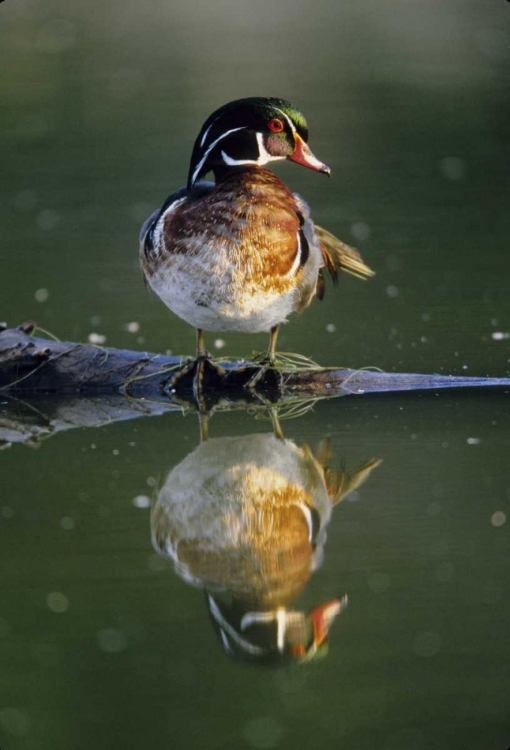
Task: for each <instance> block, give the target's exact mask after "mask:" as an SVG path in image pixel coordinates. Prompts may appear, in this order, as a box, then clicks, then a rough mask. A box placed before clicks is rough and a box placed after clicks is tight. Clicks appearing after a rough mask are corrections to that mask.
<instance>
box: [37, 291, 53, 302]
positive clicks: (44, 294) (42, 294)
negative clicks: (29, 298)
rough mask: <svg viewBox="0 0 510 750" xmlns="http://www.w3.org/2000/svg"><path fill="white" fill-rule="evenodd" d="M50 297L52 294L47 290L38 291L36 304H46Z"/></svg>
mask: <svg viewBox="0 0 510 750" xmlns="http://www.w3.org/2000/svg"><path fill="white" fill-rule="evenodd" d="M49 296H50V293H49V292H48V290H47V289H42V288H41V289H36V290H35V293H34V297H35V301H36V302H46V300H47V299H48V297H49Z"/></svg>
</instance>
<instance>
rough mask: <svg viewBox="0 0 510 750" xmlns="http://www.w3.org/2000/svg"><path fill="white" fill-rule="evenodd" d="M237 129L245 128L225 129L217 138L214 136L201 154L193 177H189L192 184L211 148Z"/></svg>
mask: <svg viewBox="0 0 510 750" xmlns="http://www.w3.org/2000/svg"><path fill="white" fill-rule="evenodd" d="M238 130H246V128H232V130H227V132H226V133H222V134H221V135H220V136H219V137H218V138H216V140H215V141H213V142H212V143H211V145H210V146H209V148H208V149H207V151H206V152H205V154H204V155H203V156H202V158H201V159H200V161H199V162H198V165H197V168H196V169H195V171H194V172H193V177H192V178H191V184H192V185H194V184H195V180H196V179H197V177H198V175H199V174H200V171H201V169H202V167H203V166H204V164H205V162H206V161H207V157H208V156H209V154H210V153H211V151H212V150H213V148H214V147H215V146H216V145H217V144H218V143H219V142H220V141H222V140H223V138H226V137H227V135H230V134H231V133H236V132H237V131H238Z"/></svg>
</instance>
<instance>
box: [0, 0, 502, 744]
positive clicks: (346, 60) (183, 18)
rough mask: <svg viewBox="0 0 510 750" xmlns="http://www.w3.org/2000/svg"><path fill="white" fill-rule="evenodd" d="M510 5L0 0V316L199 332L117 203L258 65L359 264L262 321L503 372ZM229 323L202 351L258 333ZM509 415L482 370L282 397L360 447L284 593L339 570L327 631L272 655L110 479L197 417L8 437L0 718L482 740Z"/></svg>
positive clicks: (329, 591) (61, 737)
mask: <svg viewBox="0 0 510 750" xmlns="http://www.w3.org/2000/svg"><path fill="white" fill-rule="evenodd" d="M509 23H510V4H509V3H507V2H505V0H491V2H486V1H483V2H482V1H481V0H448V2H445V0H427V2H423V1H421V2H419V1H418V0H406V1H404V0H384V2H380V1H379V2H376V1H375V0H344V1H343V2H339V1H338V0H336V1H334V0H316V1H315V2H313V3H312V2H310V0H307V1H304V0H297V1H296V2H292V3H290V2H282V0H272V2H269V1H268V0H262V1H260V2H256V3H255V2H252V1H247V0H237V1H234V0H217V1H216V2H206V1H205V0H200V1H197V0H187V1H186V2H184V0H167V1H163V0H149V1H148V2H145V3H142V2H140V1H139V2H135V0H122V1H121V0H105V1H104V2H101V3H91V4H85V3H78V2H76V1H73V0H66V1H65V2H64V0H44V1H43V0H5V1H4V2H3V3H1V4H0V55H1V61H0V102H1V104H0V136H1V141H0V142H1V144H2V155H1V161H0V227H1V235H0V236H1V241H0V320H5V321H7V322H8V323H10V324H12V325H16V324H18V323H20V322H22V321H24V320H26V319H29V318H32V319H35V320H36V321H37V322H38V323H39V324H40V325H41V326H42V327H43V328H45V329H47V330H50V331H52V332H53V333H54V334H55V335H57V336H58V337H59V338H61V339H68V340H73V341H80V340H81V341H85V340H87V338H88V337H89V335H90V334H92V333H96V334H98V335H100V336H104V337H106V343H107V344H108V345H110V346H119V347H129V348H133V349H144V350H145V349H148V350H151V351H165V350H172V351H173V352H175V353H183V354H190V353H192V351H193V346H194V334H193V331H192V329H191V328H190V327H189V326H187V325H186V324H185V323H183V322H182V321H179V320H178V319H177V318H175V317H174V316H173V315H172V314H171V313H170V312H169V311H168V310H167V309H166V308H165V307H164V305H163V304H162V303H161V302H160V301H159V300H158V299H156V298H155V297H153V296H152V295H150V294H149V293H148V292H147V291H146V289H145V288H144V285H143V282H142V279H141V275H140V272H139V269H138V257H137V256H138V239H137V237H138V229H139V226H140V224H141V223H142V221H143V220H144V219H145V217H146V216H147V215H148V214H149V212H150V211H151V210H152V209H153V208H155V207H156V206H159V205H161V203H162V201H163V200H164V198H165V197H166V195H167V194H169V193H170V192H172V191H173V190H175V189H176V188H178V187H180V186H181V185H182V184H183V183H184V182H185V179H186V174H187V168H188V160H189V156H190V153H191V148H192V144H193V141H194V139H195V137H196V134H197V133H198V131H199V129H200V126H201V124H202V122H203V121H204V120H205V118H206V117H207V116H208V115H209V114H210V113H211V112H212V111H213V110H214V109H215V108H216V107H218V106H220V105H222V104H223V103H225V102H227V101H229V100H231V99H234V98H237V97H243V96H249V95H263V96H264V95H272V96H280V97H284V98H287V99H289V100H291V101H292V102H293V103H295V104H296V106H298V107H299V108H300V109H301V110H302V111H303V112H304V114H305V115H306V117H307V119H308V122H309V126H310V145H311V147H312V149H313V151H314V153H315V154H316V155H317V156H318V158H320V159H321V160H323V161H325V162H326V163H327V164H329V165H330V166H331V167H332V170H333V173H332V177H331V179H330V180H327V179H326V178H324V177H322V176H321V175H318V174H315V173H312V172H310V171H308V170H304V169H300V168H299V167H297V166H296V165H294V164H283V165H277V167H276V171H278V174H280V175H281V176H282V177H283V179H284V180H285V181H286V182H287V184H288V185H289V186H291V187H292V188H293V189H295V190H297V191H299V192H300V193H302V194H303V196H304V197H305V198H306V200H307V201H308V202H309V203H310V205H311V206H312V210H313V216H314V218H315V219H316V220H317V222H318V223H320V224H322V225H324V226H326V227H327V228H328V229H329V230H331V231H332V232H334V233H335V234H337V235H338V236H339V237H341V238H342V239H344V240H345V241H347V242H349V243H350V244H353V245H356V246H357V247H358V248H359V249H360V250H361V252H362V254H363V257H364V258H365V260H366V261H367V263H368V264H369V265H371V266H372V267H373V268H374V269H375V270H376V271H377V276H376V277H375V278H374V279H372V280H370V281H368V282H366V283H361V282H359V281H357V280H355V279H350V278H345V279H342V280H341V283H340V286H339V288H338V289H337V290H335V289H333V287H332V286H330V287H329V288H328V290H327V294H326V298H325V300H324V301H323V302H322V303H319V302H315V303H314V304H313V305H312V306H311V307H310V308H309V309H308V310H307V311H306V312H305V314H304V315H303V317H302V318H301V319H297V318H294V319H292V320H291V322H290V323H289V324H288V325H287V326H285V327H284V328H283V330H282V332H281V336H280V339H279V346H280V348H281V349H282V350H285V351H291V352H293V351H295V352H300V353H302V354H305V355H308V356H311V357H313V358H314V359H315V360H317V361H319V362H320V363H321V364H335V365H345V366H352V367H362V366H367V365H375V366H378V367H381V368H383V369H385V370H389V371H408V372H411V371H414V372H445V373H452V374H467V375H475V374H476V375H499V376H504V375H508V374H509V348H508V344H509V341H508V333H509V331H510V302H509V298H510V295H509V293H508V278H509V271H510V260H509V254H508V236H509V230H510V216H509V211H508V151H509V145H510V129H509V127H508V123H509V120H510V102H509V88H508V80H509V73H510V43H509V31H508V29H509ZM222 338H223V339H224V340H225V342H226V346H225V348H224V349H223V350H222V351H221V354H222V355H229V354H232V355H240V354H244V355H246V354H249V353H250V352H251V351H252V350H253V349H258V350H260V349H261V348H263V347H264V346H265V343H266V339H265V337H263V336H252V337H250V336H242V335H234V334H226V335H222ZM215 340H216V337H215V336H214V334H212V335H209V338H208V344H209V347H210V348H211V350H212V351H213V352H215V351H217V350H216V349H215V344H214V342H215ZM2 404H3V402H2V401H1V400H0V406H2ZM508 416H509V415H508V399H507V398H506V399H505V397H504V395H492V396H491V395H485V396H483V397H482V396H479V395H473V396H469V395H467V394H465V395H463V396H462V397H461V396H459V395H452V396H447V395H446V394H443V395H441V396H440V397H436V396H435V395H429V396H422V397H418V398H417V397H413V396H407V397H405V398H402V397H398V398H397V397H387V398H384V399H378V398H367V399H359V400H353V399H343V400H339V401H335V402H331V403H327V404H323V405H319V406H318V407H317V409H316V410H315V413H313V414H312V413H311V414H308V415H307V416H306V417H305V418H304V419H302V420H296V421H293V422H292V423H287V425H286V426H285V432H286V434H287V435H288V437H291V438H293V439H294V440H296V442H297V443H298V444H303V443H304V442H307V443H309V444H310V445H312V446H313V445H315V443H316V442H317V441H318V440H319V438H320V437H321V436H322V435H324V434H325V433H329V434H331V436H332V439H333V442H334V446H335V448H336V459H335V460H336V463H337V465H339V464H341V463H342V462H345V464H346V465H347V466H353V465H356V463H359V462H362V461H364V460H366V459H367V458H369V457H371V456H377V457H381V458H383V459H384V463H383V464H382V466H381V467H380V468H378V469H377V471H376V473H374V476H373V477H372V478H371V479H370V482H369V483H367V485H366V487H364V488H363V489H362V492H361V498H360V502H359V503H349V504H345V505H342V506H341V507H340V508H338V510H336V511H335V515H334V518H333V520H332V522H331V525H330V528H329V531H328V543H327V545H326V556H325V563H324V566H323V567H322V568H321V570H320V571H318V573H317V575H316V576H315V577H314V580H313V581H312V585H311V589H310V591H309V592H308V593H307V594H306V597H305V605H312V604H314V603H316V602H317V601H322V600H324V599H327V598H328V597H330V596H336V595H338V594H340V593H342V592H344V591H347V592H348V594H349V597H350V606H349V609H348V610H347V612H346V613H344V614H342V615H341V617H340V619H339V621H338V623H337V624H335V625H334V628H333V632H332V643H331V649H330V654H329V655H328V657H327V658H326V659H325V660H324V661H322V662H321V663H319V664H313V665H310V666H309V667H305V668H302V669H301V670H299V669H293V670H290V671H284V670H282V671H280V672H269V671H262V670H256V669H255V670H254V669H250V668H249V667H246V666H242V665H239V664H236V663H234V662H231V661H229V660H228V659H227V657H226V656H225V655H224V654H223V653H222V651H221V646H220V645H219V643H217V642H216V640H215V638H214V635H213V632H212V630H211V628H210V624H209V623H208V621H207V615H206V612H205V608H204V606H203V595H202V594H200V593H199V592H197V591H196V590H193V589H192V588H190V587H188V586H186V585H185V584H184V583H182V581H180V580H178V579H177V578H176V577H175V576H174V575H173V573H172V571H171V570H170V569H169V567H168V566H164V565H162V561H161V559H160V558H157V557H156V556H155V555H154V554H153V553H152V550H151V544H150V530H149V521H148V516H147V515H146V513H147V511H144V510H143V508H139V507H136V505H135V504H134V498H135V497H138V496H145V495H150V494H151V493H152V491H153V488H154V486H155V485H156V486H157V485H158V484H161V482H162V481H163V480H164V477H165V475H166V473H167V472H168V471H169V470H170V469H171V468H172V467H173V466H174V465H175V464H177V463H178V462H179V461H181V460H182V459H183V458H184V456H185V455H186V454H187V453H188V452H189V451H191V450H192V449H193V448H194V447H195V446H196V444H197V442H198V426H197V424H196V423H195V420H194V419H192V418H186V419H184V420H183V419H182V418H181V417H180V416H179V415H175V414H170V415H166V416H165V417H164V418H160V419H149V420H144V421H138V422H133V423H124V424H116V425H112V426H111V427H109V428H108V429H101V430H88V431H78V430H76V431H74V432H72V433H71V432H70V433H68V434H61V435H59V436H56V437H55V438H52V439H51V440H50V441H49V442H47V443H46V444H44V445H43V447H42V448H41V449H40V450H39V451H35V452H33V451H29V450H28V449H26V448H25V447H23V446H14V447H13V448H11V449H10V450H8V451H6V452H4V453H2V455H1V459H0V493H1V496H0V556H1V557H2V558H3V562H2V580H1V581H0V587H1V599H0V747H1V748H2V750H18V748H19V749H21V748H23V749H24V748H30V750H49V749H50V748H51V750H55V749H57V750H60V748H62V750H64V749H65V750H67V749H68V748H71V747H72V748H76V749H78V750H81V749H82V748H83V750H85V748H90V747H92V746H94V747H96V748H99V749H100V750H102V749H103V748H105V750H106V748H112V747H117V746H119V747H124V748H129V749H131V748H133V749H134V748H139V747H140V746H143V745H150V746H153V747H155V748H163V747H175V748H179V749H180V748H218V749H219V748H221V749H223V748H226V749H227V750H228V749H230V748H232V750H233V749H234V748H236V750H237V748H245V747H246V748H285V749H286V748H291V747H304V746H310V747H315V748H326V747H328V748H329V747H337V746H339V743H342V747H345V748H346V750H350V749H351V748H353V749H354V748H356V750H364V749H365V748H367V749H368V748H373V747H374V746H375V747H380V748H381V750H471V749H472V750H479V749H483V750H501V748H504V747H506V746H507V745H508V743H509V741H510V724H509V720H508V717H509V716H510V701H509V698H508V687H507V682H508V674H507V672H508V663H509V654H510V644H509V640H508V622H509V621H510V613H509V612H508V601H509V596H508V594H509V592H508V549H509V540H508V529H509V524H508V522H507V517H508V515H509V513H510V510H509V500H510V480H509V473H508V455H510V438H509V434H508V428H507V425H508ZM266 428H267V429H268V427H267V425H261V423H260V422H254V421H253V420H252V418H251V417H250V416H249V415H246V416H241V415H239V414H234V415H225V416H218V417H217V418H215V420H213V423H212V429H213V431H214V434H215V435H222V434H225V435H231V434H249V433H250V432H258V431H263V430H264V429H266ZM55 595H56V596H55Z"/></svg>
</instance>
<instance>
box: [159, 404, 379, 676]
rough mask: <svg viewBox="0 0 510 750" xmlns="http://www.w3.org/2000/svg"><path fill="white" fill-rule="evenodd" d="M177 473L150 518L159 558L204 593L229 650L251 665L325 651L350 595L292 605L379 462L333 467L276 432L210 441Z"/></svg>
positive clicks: (326, 457) (326, 456)
mask: <svg viewBox="0 0 510 750" xmlns="http://www.w3.org/2000/svg"><path fill="white" fill-rule="evenodd" d="M201 435H202V439H201V442H200V444H199V446H198V447H197V448H195V450H193V451H192V452H191V453H190V454H189V455H188V456H186V458H185V459H184V460H183V461H181V463H180V464H178V465H177V466H176V467H175V468H173V469H172V470H171V471H170V473H169V474H168V477H167V479H166V481H165V483H164V485H163V486H162V488H161V489H160V491H159V493H158V495H157V498H156V500H155V502H154V504H153V507H152V512H151V532H152V540H153V544H154V547H155V549H156V550H157V551H158V552H159V553H161V554H163V555H165V556H168V557H170V558H171V559H172V560H173V562H174V566H175V570H176V571H177V573H178V574H179V576H180V577H181V578H183V579H184V580H185V581H186V582H188V583H190V584H192V585H195V586H197V587H199V588H201V589H203V590H204V592H205V597H206V603H207V608H208V611H209V614H210V617H211V621H212V624H213V626H214V629H215V631H216V632H217V634H218V636H219V638H220V640H221V642H222V644H223V647H224V649H225V651H226V652H227V653H228V654H229V655H231V656H235V657H237V658H242V659H246V660H249V661H253V662H270V663H283V662H288V661H292V660H300V661H308V660H310V659H312V658H314V657H315V656H316V655H318V654H321V653H324V652H325V650H326V649H327V643H328V633H329V629H330V627H331V625H332V623H333V621H334V620H335V618H336V617H337V616H338V615H339V614H340V612H341V611H342V610H343V609H344V608H345V606H346V605H347V595H346V594H344V595H342V596H340V597H335V598H332V599H331V600H328V601H326V602H325V603H322V604H319V605H318V606H315V607H314V608H313V609H311V610H310V611H304V610H301V609H293V608H292V605H293V603H294V602H295V601H296V599H297V598H298V597H299V596H300V594H301V593H302V592H303V590H304V589H305V587H306V586H307V584H308V582H309V581H310V578H311V576H312V574H313V573H314V571H315V570H317V568H318V567H319V566H320V564H321V562H322V558H323V552H324V544H325V541H326V527H327V525H328V523H329V521H330V519H331V515H332V510H333V508H334V507H335V505H337V504H338V503H339V502H340V501H341V500H343V499H344V498H345V497H347V496H348V495H349V493H351V492H352V491H353V490H354V489H356V488H357V487H359V486H360V485H361V484H362V483H363V482H364V481H365V480H366V479H367V477H368V476H369V474H370V472H371V471H372V470H373V469H374V468H375V467H376V466H377V465H378V464H379V463H380V461H379V460H378V459H370V460H368V461H367V462H366V463H364V464H362V465H361V466H359V467H357V468H355V469H354V470H353V471H335V470H333V469H331V468H329V462H330V459H331V444H330V441H329V439H327V438H326V439H323V440H322V441H321V442H320V444H319V445H318V447H317V449H316V450H315V451H314V452H312V450H311V449H310V448H309V447H308V446H307V445H303V446H298V445H297V444H296V443H295V442H294V441H292V440H288V439H286V438H285V437H284V436H283V433H282V431H281V429H280V425H279V423H278V420H277V417H276V416H275V414H274V413H273V432H272V433H267V434H252V435H244V436H236V437H219V438H214V437H213V438H210V439H209V437H208V430H207V426H206V425H205V423H204V421H203V418H202V430H201Z"/></svg>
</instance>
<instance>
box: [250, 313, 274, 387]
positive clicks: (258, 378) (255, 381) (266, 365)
mask: <svg viewBox="0 0 510 750" xmlns="http://www.w3.org/2000/svg"><path fill="white" fill-rule="evenodd" d="M279 330H280V326H279V325H276V326H273V327H272V328H271V330H270V331H269V347H268V349H267V352H266V354H265V355H264V357H263V358H262V359H261V360H259V361H260V369H259V370H258V371H257V372H256V373H255V375H253V376H252V377H251V378H250V379H249V381H248V382H247V383H246V386H245V387H246V388H248V389H249V390H254V389H256V388H257V386H260V385H261V384H262V382H263V381H264V380H265V378H266V375H267V374H268V372H270V371H271V370H273V372H274V373H276V375H277V378H276V380H277V381H278V384H279V374H278V373H277V372H276V370H274V369H273V368H274V364H275V361H276V340H277V339H278V331H279ZM273 380H274V378H273ZM272 385H274V384H273V383H272Z"/></svg>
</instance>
